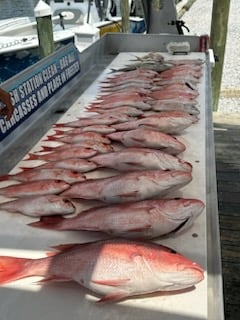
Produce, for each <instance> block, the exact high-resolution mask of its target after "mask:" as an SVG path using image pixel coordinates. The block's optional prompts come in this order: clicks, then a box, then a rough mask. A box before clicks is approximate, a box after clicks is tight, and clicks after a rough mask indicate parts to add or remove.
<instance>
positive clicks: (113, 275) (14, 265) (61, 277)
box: [0, 239, 204, 302]
mask: <svg viewBox="0 0 240 320" xmlns="http://www.w3.org/2000/svg"><path fill="white" fill-rule="evenodd" d="M55 249H56V250H58V251H57V252H55V253H53V255H50V256H48V257H44V258H39V259H30V258H17V257H9V256H0V265H1V269H0V284H5V283H8V282H12V281H15V280H18V279H22V278H26V277H32V276H42V277H44V278H43V283H46V282H51V281H76V282H77V283H79V284H80V285H81V286H84V287H85V288H87V289H90V290H91V291H92V292H94V293H96V294H97V295H100V296H101V299H100V300H99V301H100V302H113V301H119V300H122V299H127V298H128V297H131V296H134V295H143V294H147V293H153V292H158V291H175V290H181V289H185V288H189V287H192V286H194V285H196V284H197V283H199V282H200V281H202V280H203V279H204V271H203V268H202V267H201V266H200V265H198V264H197V263H195V262H193V261H192V260H190V259H189V258H186V257H185V256H183V255H181V254H179V253H177V252H176V251H175V250H173V249H170V248H167V247H165V246H161V245H158V244H155V243H147V242H140V241H130V240H124V239H123V240H103V241H96V242H90V243H83V244H66V245H60V246H56V247H55ZM40 283H41V281H40Z"/></svg>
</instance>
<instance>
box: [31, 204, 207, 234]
mask: <svg viewBox="0 0 240 320" xmlns="http://www.w3.org/2000/svg"><path fill="white" fill-rule="evenodd" d="M204 207H205V205H204V203H203V202H202V201H200V200H197V199H170V200H167V199H166V200H145V201H138V202H133V203H128V204H119V205H111V206H107V207H101V208H93V209H88V210H85V211H82V212H80V213H79V214H77V215H76V216H74V217H71V218H67V219H65V218H63V217H47V218H45V217H44V218H43V219H41V220H40V221H38V222H33V223H30V226H33V227H38V228H43V229H53V230H85V231H100V232H105V233H108V234H110V235H111V236H114V237H124V238H131V239H133V238H135V239H152V238H156V237H160V236H163V235H166V234H169V233H173V232H175V233H179V232H182V231H184V230H186V229H188V228H189V227H190V226H191V225H192V224H193V222H194V221H195V219H196V218H197V217H198V216H199V215H200V213H201V212H202V211H203V209H204Z"/></svg>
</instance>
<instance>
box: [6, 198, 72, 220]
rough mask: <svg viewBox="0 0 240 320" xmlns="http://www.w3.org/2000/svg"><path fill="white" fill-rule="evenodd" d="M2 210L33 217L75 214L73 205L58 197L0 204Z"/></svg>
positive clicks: (27, 199)
mask: <svg viewBox="0 0 240 320" xmlns="http://www.w3.org/2000/svg"><path fill="white" fill-rule="evenodd" d="M0 210H6V211H9V212H12V213H21V214H24V215H27V216H31V217H42V216H49V215H51V216H52V215H65V214H73V213H74V212H75V207H74V205H73V203H72V202H71V201H70V200H68V199H64V198H62V197H60V196H58V195H44V196H31V197H27V198H19V199H15V200H11V201H7V202H4V203H0Z"/></svg>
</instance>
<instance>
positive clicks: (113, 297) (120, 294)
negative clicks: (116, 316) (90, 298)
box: [97, 291, 128, 303]
mask: <svg viewBox="0 0 240 320" xmlns="http://www.w3.org/2000/svg"><path fill="white" fill-rule="evenodd" d="M126 297H128V294H127V292H125V291H117V292H114V293H111V294H108V295H106V296H104V297H103V298H101V299H100V300H98V301H97V303H106V302H114V301H120V300H122V299H124V298H126Z"/></svg>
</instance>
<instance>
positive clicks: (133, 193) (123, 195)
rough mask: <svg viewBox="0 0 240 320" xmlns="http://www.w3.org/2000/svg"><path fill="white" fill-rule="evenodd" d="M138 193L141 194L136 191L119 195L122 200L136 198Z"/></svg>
mask: <svg viewBox="0 0 240 320" xmlns="http://www.w3.org/2000/svg"><path fill="white" fill-rule="evenodd" d="M138 193H139V191H138V190H135V191H132V192H128V193H124V194H118V197H120V198H131V197H135V196H136V195H137V194H138Z"/></svg>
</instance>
